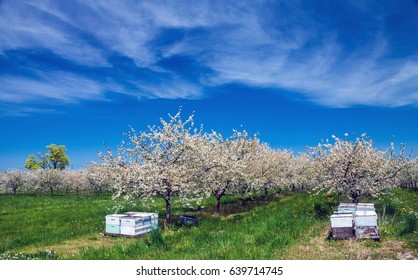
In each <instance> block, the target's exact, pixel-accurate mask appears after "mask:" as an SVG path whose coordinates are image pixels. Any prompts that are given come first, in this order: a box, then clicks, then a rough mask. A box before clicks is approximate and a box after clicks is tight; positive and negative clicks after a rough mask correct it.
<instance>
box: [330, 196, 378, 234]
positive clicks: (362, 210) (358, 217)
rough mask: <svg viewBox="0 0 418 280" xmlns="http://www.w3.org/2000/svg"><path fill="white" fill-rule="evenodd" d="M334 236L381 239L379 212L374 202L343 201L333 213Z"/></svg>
mask: <svg viewBox="0 0 418 280" xmlns="http://www.w3.org/2000/svg"><path fill="white" fill-rule="evenodd" d="M331 231H332V237H333V238H335V239H343V238H350V237H356V238H360V239H361V238H372V239H379V234H378V226H377V214H376V211H375V209H374V204H372V203H358V204H355V203H341V204H340V205H339V206H338V212H334V214H332V215H331Z"/></svg>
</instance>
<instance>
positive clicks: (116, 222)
mask: <svg viewBox="0 0 418 280" xmlns="http://www.w3.org/2000/svg"><path fill="white" fill-rule="evenodd" d="M157 228H158V214H157V213H147V212H126V213H124V214H112V215H107V216H106V234H110V235H128V236H137V235H142V234H144V233H147V232H150V231H152V230H153V229H157Z"/></svg>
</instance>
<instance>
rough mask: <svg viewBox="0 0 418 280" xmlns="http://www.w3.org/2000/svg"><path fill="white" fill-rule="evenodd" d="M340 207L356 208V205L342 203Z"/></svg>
mask: <svg viewBox="0 0 418 280" xmlns="http://www.w3.org/2000/svg"><path fill="white" fill-rule="evenodd" d="M338 207H356V204H355V203H340V205H338Z"/></svg>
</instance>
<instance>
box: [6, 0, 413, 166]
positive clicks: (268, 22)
mask: <svg viewBox="0 0 418 280" xmlns="http://www.w3.org/2000/svg"><path fill="white" fill-rule="evenodd" d="M0 34H1V35H0V170H8V169H22V168H23V165H24V163H25V159H26V158H27V156H28V155H29V154H37V153H39V152H46V148H45V146H47V145H49V144H51V143H55V144H58V145H65V146H66V147H67V153H68V155H69V157H70V161H71V168H73V169H80V168H83V167H85V166H86V165H87V164H89V163H91V162H92V161H99V158H98V156H97V153H98V152H101V151H105V150H106V146H105V145H109V146H110V147H116V146H117V145H118V144H119V143H120V142H121V140H122V139H123V138H124V136H123V134H124V132H126V131H128V129H129V126H132V127H134V128H135V130H137V131H146V130H147V126H148V125H153V124H158V123H159V119H160V117H162V118H167V114H169V113H171V114H175V113H176V112H177V111H178V110H179V108H182V114H183V116H184V118H186V117H187V116H188V115H190V114H192V113H193V112H194V114H195V123H196V124H203V126H204V128H205V130H206V131H211V130H216V131H219V132H221V133H222V134H223V135H225V136H227V135H231V134H232V129H241V128H244V129H246V130H247V131H249V132H250V133H251V134H253V133H258V137H259V138H260V139H261V141H262V142H266V143H269V144H270V145H271V146H272V147H274V148H278V149H291V150H292V151H294V153H295V154H297V153H299V152H303V151H304V150H305V147H306V146H315V145H317V144H318V143H319V142H320V141H321V140H325V139H331V136H332V135H336V136H340V137H342V136H343V134H345V133H348V134H349V137H352V138H353V139H354V138H355V137H356V136H359V135H361V134H363V133H364V132H365V133H367V134H368V135H369V136H370V137H371V138H372V139H373V141H374V143H375V145H376V146H377V147H382V148H383V147H387V146H389V145H390V142H391V141H393V140H394V141H395V144H396V145H400V143H404V144H405V146H406V148H407V150H408V151H409V150H412V151H413V154H414V155H417V152H414V151H418V1H417V0H387V1H379V0H369V1H365V0H352V1H342V0H341V1H339V0H329V1H328V0H320V1H318V0H315V1H314V0H311V1H310V0H304V1H292V0H285V1H280V0H276V1H256V0H252V1H227V0H223V1H216V0H214V1H203V0H202V1H157V0H152V1H151V0H150V1H125V0H121V1H101V0H99V1H75V0H72V1H52V0H51V1H48V0H46V1H45V0H42V1H24V0H21V1H15V0H0Z"/></svg>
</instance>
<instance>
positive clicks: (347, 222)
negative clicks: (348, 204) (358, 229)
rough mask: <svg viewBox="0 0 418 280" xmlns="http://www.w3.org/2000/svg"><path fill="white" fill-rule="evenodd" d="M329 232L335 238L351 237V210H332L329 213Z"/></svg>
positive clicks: (352, 232) (352, 231) (352, 233)
mask: <svg viewBox="0 0 418 280" xmlns="http://www.w3.org/2000/svg"><path fill="white" fill-rule="evenodd" d="M331 233H332V237H333V238H335V239H345V238H353V237H354V228H353V214H352V213H351V212H334V214H332V215H331Z"/></svg>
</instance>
